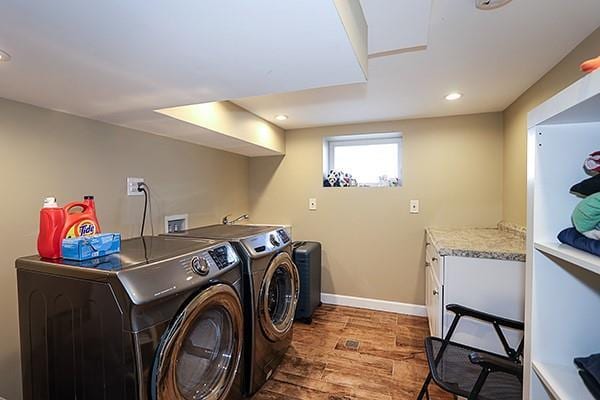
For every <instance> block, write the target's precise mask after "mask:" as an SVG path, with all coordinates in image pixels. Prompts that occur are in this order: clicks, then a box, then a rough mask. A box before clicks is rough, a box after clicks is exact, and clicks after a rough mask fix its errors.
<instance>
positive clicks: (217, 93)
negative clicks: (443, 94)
mask: <svg viewBox="0 0 600 400" xmlns="http://www.w3.org/2000/svg"><path fill="white" fill-rule="evenodd" d="M353 1H358V0H353ZM0 15H1V23H0V49H2V50H5V51H6V52H8V53H9V54H10V55H11V56H12V60H11V61H10V62H8V63H0V97H4V98H8V99H12V100H17V101H21V102H25V103H30V104H34V105H38V106H41V107H45V108H50V109H54V110H60V111H65V112H68V113H72V114H76V115H80V116H85V117H89V118H93V119H98V120H102V121H106V122H109V123H114V124H118V125H123V126H127V127H131V128H137V129H141V130H145V131H149V132H154V133H158V134H163V135H167V136H172V137H176V138H179V139H183V140H188V141H191V142H195V143H201V144H202V143H203V140H204V139H205V138H206V132H205V131H204V130H203V129H202V128H199V127H198V126H192V125H190V124H186V123H184V122H181V121H177V120H175V119H172V118H169V117H167V116H164V115H161V114H158V113H155V112H153V110H156V109H159V108H165V107H173V106H179V105H185V104H192V103H204V102H211V101H217V100H227V99H231V98H239V97H245V96H255V95H261V94H269V93H279V92H288V91H295V90H301V89H308V88H314V87H323V86H331V85H338V84H347V83H353V82H364V81H365V75H364V72H363V71H362V69H361V67H360V64H359V61H358V59H357V55H356V54H355V50H354V49H353V47H352V44H351V43H350V41H349V38H348V33H347V32H346V30H345V28H344V25H343V24H342V20H341V18H340V15H338V11H337V9H336V6H335V5H334V2H333V1H323V0H301V1H296V0H291V1H281V0H252V1H246V0H176V1H171V2H164V1H159V0H127V1H119V0H100V1H91V2H90V1H80V0H53V1H22V0H3V1H2V2H1V12H0ZM361 17H362V15H361ZM219 146H221V147H224V148H227V149H229V148H231V149H234V148H235V146H239V144H238V143H226V142H223V143H222V144H221V145H219ZM217 147H218V146H217ZM232 151H236V150H235V149H234V150H232Z"/></svg>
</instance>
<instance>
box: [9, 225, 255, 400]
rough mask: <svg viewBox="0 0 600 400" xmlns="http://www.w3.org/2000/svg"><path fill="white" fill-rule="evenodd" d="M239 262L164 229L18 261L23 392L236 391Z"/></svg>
mask: <svg viewBox="0 0 600 400" xmlns="http://www.w3.org/2000/svg"><path fill="white" fill-rule="evenodd" d="M240 265H241V263H240V259H239V257H238V256H237V254H236V252H235V251H234V249H233V248H232V246H231V245H230V244H229V243H228V242H218V241H211V240H185V239H177V238H169V237H144V238H136V239H129V240H124V241H123V242H122V248H121V252H120V253H119V254H113V255H110V256H106V257H102V258H96V259H92V260H88V261H82V262H72V261H67V260H59V261H51V260H44V259H41V258H39V257H37V256H33V257H25V258H20V259H18V260H17V262H16V267H17V279H18V297H19V324H20V334H21V360H22V370H23V397H24V399H25V400H34V399H35V400H38V399H39V400H41V399H44V400H46V399H56V400H70V399H89V400H95V399H98V400H99V399H111V400H132V399H138V400H148V399H152V400H200V399H205V400H225V399H227V400H230V399H231V400H233V399H239V398H241V387H240V377H241V374H242V373H243V369H242V368H243V366H242V365H241V364H240V359H241V355H242V348H243V309H242V305H241V301H240V296H241V269H240Z"/></svg>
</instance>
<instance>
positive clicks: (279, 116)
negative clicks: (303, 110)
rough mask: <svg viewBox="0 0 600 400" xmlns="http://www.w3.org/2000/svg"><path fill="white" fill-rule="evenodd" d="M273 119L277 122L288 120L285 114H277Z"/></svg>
mask: <svg viewBox="0 0 600 400" xmlns="http://www.w3.org/2000/svg"><path fill="white" fill-rule="evenodd" d="M275 119H276V120H277V121H285V120H286V119H288V116H287V115H285V114H277V115H276V116H275Z"/></svg>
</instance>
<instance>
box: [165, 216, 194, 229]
mask: <svg viewBox="0 0 600 400" xmlns="http://www.w3.org/2000/svg"><path fill="white" fill-rule="evenodd" d="M187 228H188V215H187V214H179V215H168V216H166V217H165V233H176V232H182V231H186V230H187Z"/></svg>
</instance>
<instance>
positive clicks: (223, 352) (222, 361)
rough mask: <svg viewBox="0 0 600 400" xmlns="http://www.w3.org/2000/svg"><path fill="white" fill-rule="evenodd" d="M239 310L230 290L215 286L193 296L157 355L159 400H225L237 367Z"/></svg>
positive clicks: (239, 330) (156, 369)
mask: <svg viewBox="0 0 600 400" xmlns="http://www.w3.org/2000/svg"><path fill="white" fill-rule="evenodd" d="M241 344H242V308H241V305H240V301H239V300H238V298H237V294H236V293H235V291H234V290H233V289H232V288H231V287H229V286H227V285H215V286H212V287H210V288H208V289H207V290H205V291H203V292H202V293H201V294H200V295H198V296H197V297H196V298H195V299H194V300H192V301H191V302H190V303H189V304H188V306H187V307H186V308H185V309H184V310H183V312H182V313H181V314H180V315H179V316H178V318H177V319H176V320H175V321H174V323H173V324H172V325H171V327H170V328H169V330H168V332H167V334H166V335H165V337H164V340H163V342H162V344H161V348H160V349H159V353H158V354H157V362H156V363H155V374H154V375H155V378H156V380H155V382H156V386H155V387H154V388H153V389H154V390H153V393H155V394H156V396H154V398H156V399H158V400H167V399H168V400H172V399H178V400H179V399H185V400H201V399H206V400H217V399H224V398H226V396H227V394H228V393H229V390H230V389H231V386H232V384H233V381H234V379H235V373H236V371H237V368H238V366H239V360H240V355H241V347H242V346H241Z"/></svg>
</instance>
